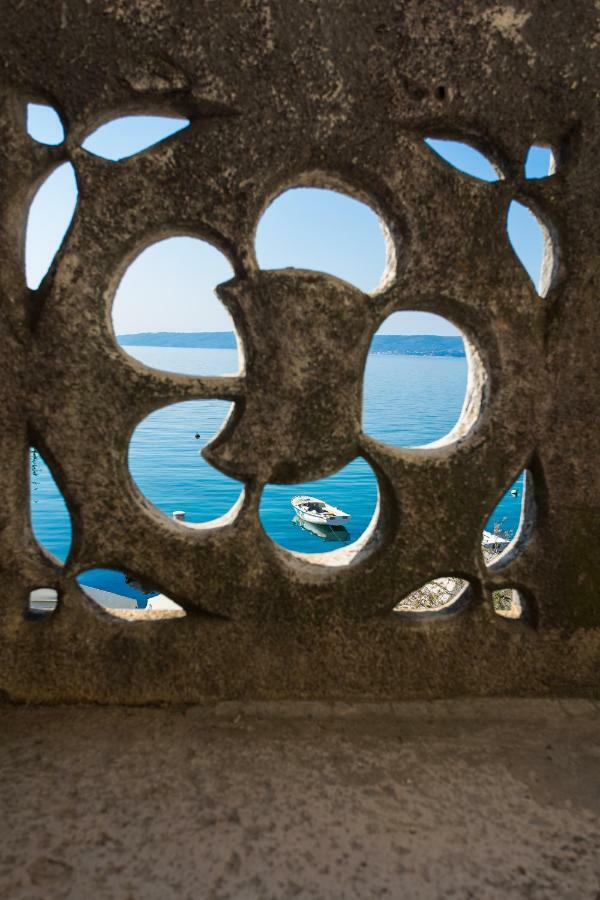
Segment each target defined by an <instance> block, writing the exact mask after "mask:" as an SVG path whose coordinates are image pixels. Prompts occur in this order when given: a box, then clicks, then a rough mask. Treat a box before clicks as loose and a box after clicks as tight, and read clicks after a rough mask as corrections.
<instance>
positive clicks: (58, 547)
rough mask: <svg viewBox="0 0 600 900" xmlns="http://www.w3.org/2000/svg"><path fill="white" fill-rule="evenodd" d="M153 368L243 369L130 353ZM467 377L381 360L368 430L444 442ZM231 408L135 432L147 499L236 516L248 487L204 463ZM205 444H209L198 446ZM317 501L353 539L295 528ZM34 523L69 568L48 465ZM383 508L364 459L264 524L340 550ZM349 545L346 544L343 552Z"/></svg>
mask: <svg viewBox="0 0 600 900" xmlns="http://www.w3.org/2000/svg"><path fill="white" fill-rule="evenodd" d="M128 350H129V352H130V353H131V354H132V355H135V356H136V358H138V359H140V360H141V361H142V362H144V363H146V364H147V365H150V366H153V367H155V368H162V369H168V370H169V371H176V372H181V373H186V374H206V375H211V374H226V373H234V372H236V371H237V369H238V363H237V353H236V351H234V350H196V349H179V348H158V347H156V348H155V347H152V348H146V347H130V348H128ZM466 376H467V365H466V360H465V359H451V358H448V359H444V358H435V357H410V356H396V355H384V354H381V355H378V354H372V355H370V356H369V357H368V362H367V368H366V372H365V390H364V429H365V431H366V432H367V433H368V434H370V435H372V436H373V437H376V438H378V439H379V440H381V441H385V442H388V443H391V444H395V445H397V446H415V445H419V444H426V443H430V442H432V441H434V440H437V439H438V438H440V437H443V436H444V435H445V434H447V433H448V431H450V429H451V428H452V426H453V425H454V424H455V423H456V421H457V419H458V417H459V415H460V410H461V408H462V404H463V399H464V393H465V386H466ZM230 408H231V404H230V403H227V402H224V401H217V400H210V401H190V402H186V403H178V404H174V405H172V406H170V407H167V408H165V409H162V410H159V411H157V412H155V413H153V414H152V415H150V416H148V418H146V419H145V420H144V421H142V422H141V423H140V425H139V426H138V428H137V429H136V431H135V432H134V435H133V438H132V442H131V447H130V453H129V465H130V470H131V474H132V476H133V478H134V480H135V481H136V482H137V485H138V487H139V488H140V490H141V491H142V493H144V494H145V495H146V497H147V498H148V499H149V500H150V501H151V502H152V503H154V504H155V505H156V506H157V507H158V508H159V509H160V510H162V512H164V513H165V514H166V515H168V516H171V515H172V513H173V512H174V511H175V510H184V511H185V513H186V519H187V520H188V521H192V522H194V521H196V522H199V521H210V520H212V519H215V518H217V517H219V516H221V515H223V514H224V513H226V512H227V511H228V510H229V509H231V507H232V506H233V505H234V504H235V502H236V501H237V499H238V498H239V496H240V492H241V490H242V485H241V484H240V483H239V482H237V481H235V480H234V479H231V478H227V477H226V476H225V475H222V474H221V473H220V472H218V471H216V470H215V469H213V468H212V467H211V466H209V465H208V463H206V462H205V461H204V459H202V457H201V456H200V455H199V452H200V451H201V449H202V447H203V446H204V445H205V444H206V443H208V441H210V440H211V438H212V437H213V436H214V434H215V433H216V432H217V431H218V430H219V428H220V427H221V425H222V423H223V421H224V419H225V418H226V416H227V414H228V412H229V409H230ZM196 435H199V437H196ZM521 481H522V479H521V478H520V479H518V482H516V483H515V486H516V487H517V489H518V491H519V496H518V498H515V497H513V496H511V494H510V491H508V492H507V493H506V495H505V496H504V497H503V498H502V500H501V501H500V503H499V504H498V506H497V507H496V509H495V510H494V511H493V513H492V516H491V517H490V521H489V523H488V528H490V529H492V528H493V525H494V523H498V524H499V525H500V526H501V528H502V530H503V531H504V532H508V533H514V531H515V530H516V528H517V526H518V522H519V516H520V510H521V494H522V489H521V488H522V485H521ZM297 493H310V494H314V495H316V496H318V497H321V498H322V499H324V500H327V501H329V502H330V503H332V504H334V505H336V506H339V507H341V508H342V509H344V510H345V511H346V512H348V513H350V514H351V516H352V519H351V521H350V523H349V526H348V529H347V533H344V532H331V531H329V532H327V533H325V534H319V533H314V532H312V531H307V530H306V529H305V528H303V527H301V526H300V525H299V523H298V522H295V521H294V515H293V510H292V508H291V506H290V499H291V497H292V496H294V494H297ZM31 497H32V507H31V508H32V523H33V528H34V532H35V534H36V537H37V538H38V540H39V541H41V542H42V543H43V544H44V545H45V547H46V548H47V549H48V550H49V551H50V552H51V553H53V554H54V555H55V556H57V557H58V558H59V559H61V560H64V559H65V558H66V556H67V554H68V551H69V546H70V540H71V528H70V522H69V517H68V513H67V510H66V507H65V504H64V502H63V500H62V498H61V496H60V494H59V492H58V491H57V489H56V486H55V485H54V482H53V481H52V477H51V475H50V473H49V471H48V469H47V468H46V466H45V465H44V463H43V462H42V460H41V459H40V458H39V456H38V457H37V458H36V459H35V460H34V462H33V464H32V493H31ZM376 500H377V482H376V478H375V475H374V473H373V471H372V469H371V467H370V466H369V464H368V463H367V462H366V460H364V459H362V458H359V459H356V460H354V461H353V462H352V463H350V465H348V466H346V467H345V468H344V469H342V470H341V471H339V472H337V473H336V474H335V475H331V476H329V477H328V478H324V479H322V480H320V481H316V482H312V483H311V482H305V483H302V484H298V485H268V486H267V487H266V488H265V490H264V492H263V496H262V498H261V504H260V516H261V521H262V524H263V527H264V528H265V530H266V532H267V533H268V534H269V535H270V536H271V538H272V539H273V540H275V541H277V542H278V543H279V544H281V545H282V546H284V547H287V548H289V549H292V550H300V551H303V552H308V553H319V552H325V551H327V550H331V549H334V548H335V547H336V546H339V544H340V543H342V542H345V543H348V542H350V541H353V540H356V538H357V537H359V536H360V535H361V534H362V532H363V531H364V529H365V528H366V527H367V525H368V524H369V522H370V520H371V517H372V515H373V511H374V508H375V504H376ZM338 542H339V543H338ZM80 581H81V582H82V583H84V584H88V585H90V586H92V587H99V588H103V589H104V590H109V591H114V592H116V593H121V594H126V595H128V596H134V597H137V598H138V600H139V602H140V605H143V603H144V600H143V596H144V595H143V594H142V593H141V592H140V591H139V590H138V589H137V588H136V586H132V585H130V584H128V583H127V582H126V581H125V577H124V575H123V574H122V573H119V572H107V571H106V570H94V571H93V572H87V573H85V574H84V575H82V576H81V578H80Z"/></svg>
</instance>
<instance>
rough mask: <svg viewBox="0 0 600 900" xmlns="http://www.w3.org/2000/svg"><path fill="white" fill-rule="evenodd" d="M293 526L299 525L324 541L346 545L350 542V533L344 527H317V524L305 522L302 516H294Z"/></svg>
mask: <svg viewBox="0 0 600 900" xmlns="http://www.w3.org/2000/svg"><path fill="white" fill-rule="evenodd" d="M292 525H299V526H300V528H303V529H304V531H309V532H310V533H311V534H314V536H315V537H318V538H321V540H322V541H336V542H337V543H341V544H345V543H346V541H349V540H350V537H351V535H350V532H349V531H348V529H347V528H344V526H343V525H317V524H316V522H305V521H304V519H301V518H300V516H294V518H293V519H292Z"/></svg>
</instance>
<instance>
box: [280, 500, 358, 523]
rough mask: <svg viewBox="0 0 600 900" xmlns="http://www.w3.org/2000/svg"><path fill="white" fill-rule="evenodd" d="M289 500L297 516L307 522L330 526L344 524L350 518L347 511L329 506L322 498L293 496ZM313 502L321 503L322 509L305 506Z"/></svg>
mask: <svg viewBox="0 0 600 900" xmlns="http://www.w3.org/2000/svg"><path fill="white" fill-rule="evenodd" d="M291 502H292V507H293V509H294V511H295V513H296V515H297V516H298V518H299V519H302V521H303V522H309V523H310V524H311V525H325V526H330V527H332V526H340V525H346V524H347V523H348V522H349V521H350V518H351V517H350V515H349V514H348V513H345V512H343V510H341V509H337V508H336V507H335V506H330V505H329V504H328V503H324V502H323V501H322V500H317V498H316V497H305V496H300V497H294V498H293V500H292V501H291ZM314 504H321V506H322V507H323V511H321V510H315V509H307V508H306V506H307V505H314Z"/></svg>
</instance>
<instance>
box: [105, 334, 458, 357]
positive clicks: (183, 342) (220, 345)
mask: <svg viewBox="0 0 600 900" xmlns="http://www.w3.org/2000/svg"><path fill="white" fill-rule="evenodd" d="M117 340H118V342H119V344H122V345H124V346H129V347H187V348H204V349H206V350H235V349H236V347H237V343H236V339H235V335H234V333H233V331H142V332H139V333H137V334H120V335H118V336H117ZM370 352H371V353H396V354H400V355H403V356H457V357H459V356H464V355H465V347H464V344H463V339H462V338H461V337H459V336H456V337H452V336H446V335H439V334H376V335H375V337H374V338H373V343H372V344H371V350H370Z"/></svg>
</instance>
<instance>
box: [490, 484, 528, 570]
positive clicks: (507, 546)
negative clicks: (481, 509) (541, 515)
mask: <svg viewBox="0 0 600 900" xmlns="http://www.w3.org/2000/svg"><path fill="white" fill-rule="evenodd" d="M536 517H537V508H536V499H535V484H534V479H533V474H532V473H531V471H530V470H529V469H523V471H522V472H521V474H520V475H519V477H518V478H517V479H516V481H514V482H513V484H512V485H511V486H510V488H509V489H508V490H507V491H506V492H505V493H504V495H503V496H502V497H501V499H500V500H499V502H498V503H497V504H496V506H495V507H494V510H493V512H492V514H491V516H490V518H489V519H488V521H487V522H486V525H485V529H484V532H483V535H482V541H481V546H482V552H483V558H484V560H485V562H486V565H488V566H489V567H490V568H491V569H495V570H496V571H497V570H499V569H502V568H505V567H506V565H508V564H509V563H510V562H512V561H513V560H514V559H516V557H517V556H519V555H520V553H521V552H522V551H523V549H524V548H525V546H526V545H527V543H528V541H529V538H530V537H531V534H532V532H533V529H534V528H535V522H536Z"/></svg>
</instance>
